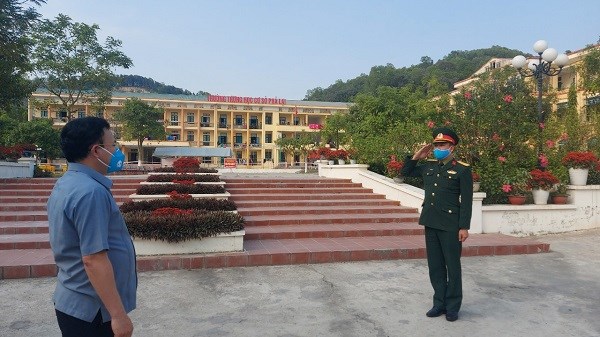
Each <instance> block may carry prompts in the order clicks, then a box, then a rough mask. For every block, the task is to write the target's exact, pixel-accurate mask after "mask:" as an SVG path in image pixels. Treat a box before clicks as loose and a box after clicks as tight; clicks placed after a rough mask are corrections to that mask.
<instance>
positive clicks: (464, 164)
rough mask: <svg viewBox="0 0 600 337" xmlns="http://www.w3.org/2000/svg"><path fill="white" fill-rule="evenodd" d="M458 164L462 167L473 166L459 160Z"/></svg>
mask: <svg viewBox="0 0 600 337" xmlns="http://www.w3.org/2000/svg"><path fill="white" fill-rule="evenodd" d="M456 162H457V163H459V164H461V165H463V166H471V165H469V164H467V163H465V162H464V161H460V160H457V161H456Z"/></svg>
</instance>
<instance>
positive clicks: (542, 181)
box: [527, 169, 559, 191]
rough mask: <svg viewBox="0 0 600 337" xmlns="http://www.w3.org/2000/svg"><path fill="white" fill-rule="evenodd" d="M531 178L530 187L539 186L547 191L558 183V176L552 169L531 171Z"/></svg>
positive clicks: (528, 182) (528, 184)
mask: <svg viewBox="0 0 600 337" xmlns="http://www.w3.org/2000/svg"><path fill="white" fill-rule="evenodd" d="M529 174H530V178H529V180H528V181H527V186H528V187H529V188H530V189H534V188H539V189H542V190H545V191H550V190H551V189H552V188H553V187H554V185H556V184H558V183H559V181H558V178H556V177H555V176H554V175H553V174H552V172H550V171H542V170H540V169H535V170H532V171H531V172H529Z"/></svg>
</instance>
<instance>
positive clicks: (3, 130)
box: [0, 114, 19, 146]
mask: <svg viewBox="0 0 600 337" xmlns="http://www.w3.org/2000/svg"><path fill="white" fill-rule="evenodd" d="M18 125H19V122H17V121H16V120H15V119H13V118H10V117H9V116H8V115H3V114H0V146H7V145H12V144H9V141H10V137H9V136H10V135H11V134H12V133H13V132H14V129H15V128H16V127H17V126H18Z"/></svg>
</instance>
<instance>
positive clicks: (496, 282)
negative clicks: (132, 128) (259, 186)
mask: <svg viewBox="0 0 600 337" xmlns="http://www.w3.org/2000/svg"><path fill="white" fill-rule="evenodd" d="M599 238H600V229H594V230H588V231H581V232H574V233H568V234H559V235H545V236H541V237H540V240H541V241H544V242H548V243H550V247H551V249H552V252H550V253H547V254H533V255H513V256H495V257H467V258H463V259H462V261H463V287H464V297H465V298H464V301H463V309H462V310H461V312H460V319H459V320H458V321H457V322H454V323H450V322H447V321H446V320H445V319H444V317H443V316H441V317H438V318H427V317H426V316H425V312H426V311H427V310H428V309H429V308H430V306H431V296H432V290H431V286H430V285H429V280H428V276H427V265H426V261H425V260H395V261H376V262H352V263H334V264H322V265H300V266H298V265H294V266H274V267H245V268H229V269H203V270H193V271H185V270H180V271H161V272H148V273H141V274H140V279H139V292H138V308H137V309H136V310H135V311H134V312H133V313H132V314H131V317H132V319H133V321H134V325H135V331H134V336H169V337H174V336H288V337H291V336H340V337H342V336H343V337H351V336H356V337H359V336H360V337H363V336H377V337H384V336H436V335H440V336H442V335H443V336H544V337H551V336H578V337H580V336H600V319H599V317H600V246H599V245H598V239H599ZM54 284H55V279H54V278H45V279H23V280H0V299H1V300H2V303H3V305H2V306H0V336H3V337H13V336H14V337H22V336H44V337H55V336H60V332H59V330H58V326H57V324H56V319H55V316H54V312H53V307H52V303H51V296H52V292H53V290H54Z"/></svg>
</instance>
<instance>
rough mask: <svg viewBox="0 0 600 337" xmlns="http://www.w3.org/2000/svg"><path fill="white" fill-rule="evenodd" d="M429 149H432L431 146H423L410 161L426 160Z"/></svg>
mask: <svg viewBox="0 0 600 337" xmlns="http://www.w3.org/2000/svg"><path fill="white" fill-rule="evenodd" d="M431 149H433V144H431V143H429V144H427V145H424V146H423V147H422V148H421V149H420V150H419V151H417V152H416V153H415V155H414V156H413V157H412V159H413V160H421V159H425V158H427V157H428V156H429V153H430V152H431Z"/></svg>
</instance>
